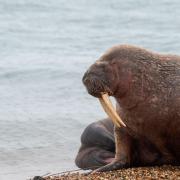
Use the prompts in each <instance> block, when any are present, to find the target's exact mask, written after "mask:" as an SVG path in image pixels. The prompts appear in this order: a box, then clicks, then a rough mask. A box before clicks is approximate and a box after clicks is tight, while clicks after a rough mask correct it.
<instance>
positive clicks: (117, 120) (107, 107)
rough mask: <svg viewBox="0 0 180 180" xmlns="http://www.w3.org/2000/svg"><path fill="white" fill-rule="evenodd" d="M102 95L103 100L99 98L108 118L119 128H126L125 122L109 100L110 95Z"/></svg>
mask: <svg viewBox="0 0 180 180" xmlns="http://www.w3.org/2000/svg"><path fill="white" fill-rule="evenodd" d="M101 94H102V96H101V98H99V101H100V103H101V105H102V107H103V109H104V111H105V112H106V113H107V114H108V116H109V117H110V119H111V120H112V122H113V123H114V124H115V125H116V126H118V127H120V126H121V125H122V126H124V127H126V125H125V124H124V122H123V121H122V120H121V118H120V117H119V115H118V114H117V112H116V111H115V109H114V107H113V105H112V103H111V101H110V99H109V96H108V94H107V93H101Z"/></svg>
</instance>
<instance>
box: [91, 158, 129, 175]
mask: <svg viewBox="0 0 180 180" xmlns="http://www.w3.org/2000/svg"><path fill="white" fill-rule="evenodd" d="M128 166H129V165H128V164H125V163H123V162H121V161H113V162H111V163H109V164H107V165H105V166H103V167H100V168H98V169H96V170H94V171H92V173H96V172H105V171H114V170H118V169H122V168H127V167H128Z"/></svg>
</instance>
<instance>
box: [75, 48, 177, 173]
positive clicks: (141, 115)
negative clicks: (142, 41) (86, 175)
mask: <svg viewBox="0 0 180 180" xmlns="http://www.w3.org/2000/svg"><path fill="white" fill-rule="evenodd" d="M82 80H83V83H84V85H85V87H86V89H87V91H88V93H89V94H90V95H92V96H94V97H96V98H99V99H101V98H102V94H103V93H106V94H108V96H112V97H114V98H115V101H116V110H115V111H116V113H117V114H118V116H119V117H120V118H121V120H122V121H123V123H124V124H125V125H124V126H123V125H122V123H121V124H120V125H117V124H113V123H112V122H111V120H112V119H111V118H112V117H113V116H110V119H106V120H102V121H98V122H95V123H93V124H91V125H89V126H88V127H87V128H86V130H85V131H84V133H83V134H82V137H81V141H82V145H81V147H80V150H79V152H78V155H77V157H76V164H77V165H78V166H79V167H81V168H83V169H96V170H95V171H99V172H100V171H110V170H117V169H120V168H127V167H134V166H151V165H163V164H171V165H180V56H178V55H168V54H159V53H155V52H152V51H149V50H146V49H144V48H140V47H136V46H132V45H117V46H114V47H112V48H110V49H109V50H107V51H106V52H105V54H103V55H102V56H101V57H100V58H99V59H98V60H97V61H96V62H95V63H94V64H93V65H91V66H90V68H89V69H88V70H87V71H86V72H85V74H84V76H83V79H82ZM106 109H108V107H107V108H106ZM107 111H108V110H107ZM108 115H109V114H108ZM113 122H114V121H113Z"/></svg>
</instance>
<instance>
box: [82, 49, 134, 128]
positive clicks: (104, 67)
mask: <svg viewBox="0 0 180 180" xmlns="http://www.w3.org/2000/svg"><path fill="white" fill-rule="evenodd" d="M124 50H126V47H124V46H122V47H121V46H120V47H119V46H116V47H114V48H111V49H110V50H109V51H107V52H106V53H105V54H104V55H103V56H101V57H100V59H99V60H97V61H96V62H95V63H94V64H93V65H92V66H90V68H89V69H88V70H87V71H86V73H85V74H84V76H83V83H84V85H85V86H86V88H87V91H88V93H89V94H91V95H92V96H95V97H98V98H100V101H101V104H102V106H103V108H104V109H105V111H106V112H107V114H108V115H109V116H110V117H111V119H112V118H113V117H116V120H114V121H116V124H117V121H121V122H120V124H121V125H124V123H123V122H122V120H120V118H119V120H117V113H116V111H115V110H114V108H113V107H112V104H111V102H110V101H109V99H108V97H107V95H108V96H114V97H117V98H122V97H123V96H125V95H126V93H127V92H128V88H129V84H130V81H131V71H130V70H129V69H130V67H129V64H128V61H127V57H126V56H125V55H126V54H127V52H124ZM104 94H105V95H106V96H105V95H104ZM107 105H108V106H111V107H107ZM110 109H111V110H110ZM114 123H115V122H114Z"/></svg>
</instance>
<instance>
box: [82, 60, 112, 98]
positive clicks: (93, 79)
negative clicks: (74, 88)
mask: <svg viewBox="0 0 180 180" xmlns="http://www.w3.org/2000/svg"><path fill="white" fill-rule="evenodd" d="M82 81H83V84H84V85H85V86H86V89H87V91H88V93H89V94H90V95H92V96H95V97H98V98H99V97H101V93H102V92H106V93H108V94H109V95H112V91H111V89H110V88H109V87H110V86H109V82H108V80H107V76H106V75H105V73H104V71H103V69H102V68H101V67H100V66H97V64H96V63H95V64H94V65H92V66H91V67H90V68H89V69H88V70H87V71H86V72H85V74H84V76H83V78H82Z"/></svg>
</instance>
